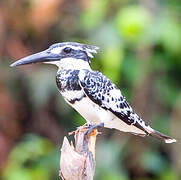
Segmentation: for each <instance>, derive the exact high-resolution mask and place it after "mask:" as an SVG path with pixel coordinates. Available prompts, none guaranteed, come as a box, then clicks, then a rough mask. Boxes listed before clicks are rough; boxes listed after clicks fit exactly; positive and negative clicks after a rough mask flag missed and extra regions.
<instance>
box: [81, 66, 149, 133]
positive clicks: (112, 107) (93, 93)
mask: <svg viewBox="0 0 181 180" xmlns="http://www.w3.org/2000/svg"><path fill="white" fill-rule="evenodd" d="M79 79H80V86H81V87H82V88H83V90H84V92H85V94H86V95H87V96H88V97H89V98H90V99H91V100H92V101H93V102H94V103H96V104H98V105H99V106H101V107H102V108H104V109H105V110H108V111H110V112H112V113H113V114H114V115H115V116H116V117H118V118H119V119H120V120H122V121H124V123H126V124H127V125H129V126H134V127H136V128H138V129H140V130H142V131H143V134H142V135H147V134H149V128H150V130H151V129H152V128H151V127H150V126H148V125H147V124H146V123H145V122H144V121H143V120H142V119H141V118H140V117H139V116H138V115H137V114H136V113H134V111H133V109H132V108H131V106H130V105H129V104H128V102H127V101H126V99H125V97H124V96H123V95H122V94H121V91H120V90H119V89H118V88H117V87H116V85H115V84H113V83H112V82H111V81H110V80H109V79H108V78H106V77H105V76H104V75H103V74H102V73H100V72H97V71H88V70H83V71H80V73H79ZM132 133H134V132H132ZM135 134H137V133H136V132H135Z"/></svg>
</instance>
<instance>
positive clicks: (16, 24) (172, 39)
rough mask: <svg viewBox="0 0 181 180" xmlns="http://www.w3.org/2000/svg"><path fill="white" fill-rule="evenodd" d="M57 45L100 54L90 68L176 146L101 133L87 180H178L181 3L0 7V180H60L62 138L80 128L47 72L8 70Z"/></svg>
mask: <svg viewBox="0 0 181 180" xmlns="http://www.w3.org/2000/svg"><path fill="white" fill-rule="evenodd" d="M63 41H77V42H83V43H88V44H93V45H96V46H99V47H100V51H99V53H98V54H97V55H96V56H95V58H94V59H93V60H92V68H93V69H96V70H99V71H101V72H103V73H104V74H105V75H106V76H108V77H109V78H110V79H111V80H112V81H113V82H114V83H116V85H117V86H118V87H119V88H120V89H121V90H122V92H123V94H124V95H125V96H126V98H127V99H128V101H129V102H130V104H131V105H132V106H133V107H134V109H135V111H136V112H137V113H138V114H140V115H141V117H142V118H143V119H144V120H145V121H146V122H148V123H150V124H151V125H152V127H154V128H155V129H157V130H159V131H161V132H163V133H166V134H168V135H171V136H173V137H175V138H176V139H177V140H178V142H177V143H175V144H164V143H163V142H160V141H158V140H156V139H154V138H150V137H148V138H140V137H136V136H133V135H130V134H126V133H121V132H118V131H115V130H108V129H104V130H103V133H102V135H101V136H99V137H98V141H97V154H96V160H97V167H96V175H95V180H132V179H133V180H179V179H181V175H180V172H181V151H180V149H181V143H180V139H181V132H180V127H181V121H180V120H181V119H180V117H181V2H180V0H172V1H168V0H165V1H162V0H152V1H150V0H135V1H133V0H76V1H75V0H19V1H18V2H17V1H16V0H1V2H0V176H1V178H0V179H4V180H32V179H36V180H39V179H41V180H42V179H44V180H46V179H47V180H48V179H51V180H52V179H59V177H58V171H59V156H60V146H61V144H62V140H63V137H64V136H65V135H67V133H68V132H69V131H72V130H75V128H76V127H77V126H80V125H82V124H83V123H84V122H85V120H84V119H83V118H82V117H80V115H78V114H77V112H75V111H74V110H72V109H71V108H70V107H69V106H68V105H67V104H65V102H64V100H63V98H62V97H61V96H60V94H59V92H58V90H57V88H56V84H55V75H56V69H55V67H52V66H49V65H29V66H24V67H23V66H22V67H19V68H13V69H12V68H10V67H9V64H10V63H11V62H13V61H15V60H17V59H19V58H21V57H24V56H26V55H29V54H31V53H35V52H38V51H41V50H43V49H46V48H47V47H48V46H49V45H51V44H53V43H56V42H63ZM70 139H71V137H70Z"/></svg>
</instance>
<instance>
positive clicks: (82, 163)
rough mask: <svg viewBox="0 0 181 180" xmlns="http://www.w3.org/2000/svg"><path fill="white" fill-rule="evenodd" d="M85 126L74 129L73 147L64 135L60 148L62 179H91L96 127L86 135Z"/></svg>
mask: <svg viewBox="0 0 181 180" xmlns="http://www.w3.org/2000/svg"><path fill="white" fill-rule="evenodd" d="M86 132H87V128H86V127H84V126H83V127H81V128H79V129H78V130H77V131H75V136H74V138H75V147H74V146H73V143H72V142H71V144H70V143H69V141H68V139H67V137H64V140H63V145H62V148H61V158H60V174H59V175H60V176H61V177H62V179H63V180H93V176H94V172H95V166H96V162H95V144H96V136H97V134H98V131H97V129H93V130H92V132H91V133H90V135H86Z"/></svg>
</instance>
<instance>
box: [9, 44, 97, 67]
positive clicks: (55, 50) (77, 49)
mask: <svg viewBox="0 0 181 180" xmlns="http://www.w3.org/2000/svg"><path fill="white" fill-rule="evenodd" d="M98 49H99V48H98V47H96V46H91V45H86V44H81V43H76V42H63V43H56V44H53V45H51V46H50V47H49V48H48V49H46V50H44V51H41V52H39V53H36V54H32V55H30V56H27V57H24V58H22V59H20V60H18V61H16V62H14V63H13V64H11V65H10V66H11V67H14V66H20V65H25V64H31V63H38V62H43V63H49V64H55V65H57V66H58V67H59V68H61V69H66V68H68V69H81V68H82V69H86V68H89V67H90V66H89V65H90V58H93V55H92V54H93V53H96V52H97V50H98Z"/></svg>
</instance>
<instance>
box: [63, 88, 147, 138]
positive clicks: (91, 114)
mask: <svg viewBox="0 0 181 180" xmlns="http://www.w3.org/2000/svg"><path fill="white" fill-rule="evenodd" d="M77 93H79V94H77ZM83 93H84V92H83V91H78V92H75V91H72V92H71V91H69V92H65V93H62V95H63V96H64V97H65V95H66V98H65V100H66V102H67V103H68V104H69V105H70V106H72V107H73V108H74V109H75V110H76V111H77V112H79V113H80V115H81V116H82V117H83V118H84V119H85V120H86V121H87V123H89V124H100V123H104V126H105V127H106V128H111V129H112V128H113V129H117V130H120V131H124V132H131V133H135V134H142V135H145V132H144V131H142V130H140V129H138V128H137V127H135V126H134V125H128V124H126V123H125V122H124V121H122V120H121V119H119V118H117V117H116V116H115V115H114V114H113V113H112V112H110V111H109V110H105V109H103V108H102V107H100V106H99V105H97V104H95V103H94V102H93V101H92V100H90V99H89V98H88V97H87V96H86V97H83V98H82V99H81V100H80V101H75V103H73V104H71V103H69V102H68V100H70V99H68V97H69V98H70V97H71V98H75V97H76V98H77V97H78V95H79V97H81V96H82V95H83Z"/></svg>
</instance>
